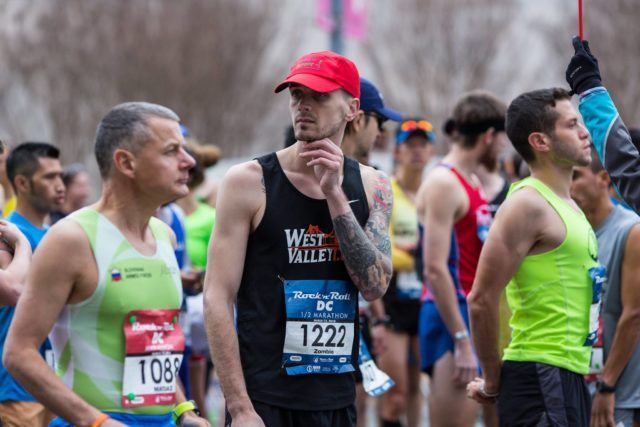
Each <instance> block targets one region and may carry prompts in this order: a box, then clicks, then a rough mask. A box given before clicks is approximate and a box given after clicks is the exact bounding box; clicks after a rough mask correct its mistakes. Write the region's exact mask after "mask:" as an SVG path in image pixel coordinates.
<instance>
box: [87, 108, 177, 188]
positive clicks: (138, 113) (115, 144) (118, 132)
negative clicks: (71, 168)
mask: <svg viewBox="0 0 640 427" xmlns="http://www.w3.org/2000/svg"><path fill="white" fill-rule="evenodd" d="M151 117H159V118H163V119H169V120H174V121H176V122H179V121H180V117H178V115H177V114H176V113H174V112H173V111H171V110H170V109H169V108H167V107H163V106H162V105H157V104H151V103H148V102H126V103H124V104H119V105H116V106H115V107H113V108H112V109H111V110H110V111H109V112H108V113H107V114H106V115H105V116H104V117H103V118H102V120H101V121H100V124H99V125H98V130H97V131H96V142H95V149H94V151H95V155H96V161H97V162H98V168H99V169H100V176H102V178H106V177H107V176H108V175H109V173H110V172H111V163H112V157H113V152H114V151H115V150H116V149H118V148H124V149H126V150H129V151H131V152H134V153H135V152H137V151H138V150H139V149H140V148H142V146H143V145H144V143H146V142H147V141H148V140H149V139H150V138H151V135H150V133H149V129H148V124H147V120H148V119H149V118H151Z"/></svg>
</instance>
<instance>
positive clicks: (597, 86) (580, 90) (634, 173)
mask: <svg viewBox="0 0 640 427" xmlns="http://www.w3.org/2000/svg"><path fill="white" fill-rule="evenodd" d="M573 48H574V50H575V53H574V55H573V57H572V58H571V61H570V62H569V65H568V66H567V70H566V78H567V82H568V83H569V86H571V90H572V91H573V92H574V93H576V94H578V95H580V106H579V108H580V113H581V114H582V117H583V118H584V122H585V125H586V127H587V129H588V130H589V132H590V133H591V137H592V138H593V145H594V146H595V147H596V151H597V152H598V156H599V157H600V160H601V161H602V164H603V166H604V168H605V170H606V171H607V172H608V173H609V176H610V177H611V181H612V182H613V184H614V186H615V187H616V189H617V190H618V192H619V193H620V195H621V196H622V198H623V199H624V200H625V202H627V203H628V204H629V205H630V206H631V207H633V209H634V210H635V211H636V212H640V154H639V153H638V148H637V147H636V146H635V145H634V144H633V141H632V140H631V136H630V135H629V131H628V130H627V127H626V126H625V125H624V123H623V122H622V119H621V118H620V115H619V114H618V110H617V109H616V106H615V104H614V103H613V100H612V99H611V96H609V93H608V92H607V90H606V89H605V88H604V87H603V86H602V79H601V77H600V69H599V67H598V60H597V59H596V58H595V56H594V55H593V54H592V53H591V49H590V48H589V42H587V41H586V40H583V41H581V40H580V39H579V38H578V37H574V39H573Z"/></svg>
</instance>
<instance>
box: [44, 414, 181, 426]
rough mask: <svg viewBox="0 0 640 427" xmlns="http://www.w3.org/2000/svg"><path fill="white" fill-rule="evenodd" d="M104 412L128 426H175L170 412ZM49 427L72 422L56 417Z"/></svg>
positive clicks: (66, 424) (67, 424)
mask: <svg viewBox="0 0 640 427" xmlns="http://www.w3.org/2000/svg"><path fill="white" fill-rule="evenodd" d="M105 414H107V415H109V416H110V417H111V418H113V419H114V420H117V421H120V422H121V423H124V424H126V425H127V426H129V427H176V423H174V422H173V418H172V417H171V413H168V414H166V415H132V414H119V413H116V412H105ZM49 427H73V424H69V423H68V422H66V421H65V420H63V419H62V418H56V419H55V420H53V421H51V422H50V423H49Z"/></svg>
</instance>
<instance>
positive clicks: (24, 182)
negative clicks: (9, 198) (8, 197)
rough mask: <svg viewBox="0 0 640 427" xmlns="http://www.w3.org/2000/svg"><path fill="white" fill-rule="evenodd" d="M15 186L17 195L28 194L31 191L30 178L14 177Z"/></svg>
mask: <svg viewBox="0 0 640 427" xmlns="http://www.w3.org/2000/svg"><path fill="white" fill-rule="evenodd" d="M13 184H14V185H15V186H16V193H28V192H29V191H30V190H31V183H30V182H29V178H27V177H26V176H24V175H16V176H14V177H13Z"/></svg>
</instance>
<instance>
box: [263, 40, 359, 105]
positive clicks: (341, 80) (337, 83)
mask: <svg viewBox="0 0 640 427" xmlns="http://www.w3.org/2000/svg"><path fill="white" fill-rule="evenodd" d="M289 83H298V84H300V85H302V86H306V87H308V88H309V89H312V90H315V91H316V92H331V91H333V90H336V89H340V88H342V89H344V90H346V91H347V92H348V93H349V94H351V95H352V96H353V97H355V98H360V75H359V74H358V69H357V68H356V64H354V63H353V62H351V61H350V60H348V59H347V58H345V57H344V56H342V55H338V54H337V53H334V52H329V51H324V52H314V53H310V54H308V55H304V56H302V57H301V58H300V59H298V60H297V61H296V62H295V63H294V64H293V65H292V66H291V71H290V72H289V75H288V76H287V78H286V79H285V80H284V81H283V82H282V83H280V84H279V85H278V86H276V88H275V89H274V92H276V93H278V92H280V91H281V90H283V89H285V88H286V87H288V86H289Z"/></svg>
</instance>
